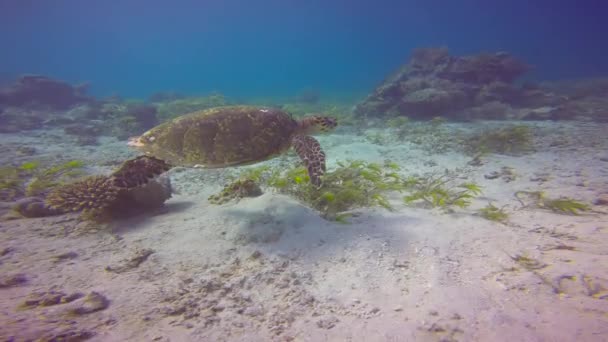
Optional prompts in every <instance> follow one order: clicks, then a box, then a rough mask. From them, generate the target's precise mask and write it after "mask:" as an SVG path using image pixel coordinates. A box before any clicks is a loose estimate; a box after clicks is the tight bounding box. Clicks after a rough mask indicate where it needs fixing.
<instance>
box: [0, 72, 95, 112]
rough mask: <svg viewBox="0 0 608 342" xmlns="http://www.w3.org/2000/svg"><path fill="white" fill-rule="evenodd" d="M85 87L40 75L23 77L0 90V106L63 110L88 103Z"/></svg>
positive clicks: (89, 99) (88, 98)
mask: <svg viewBox="0 0 608 342" xmlns="http://www.w3.org/2000/svg"><path fill="white" fill-rule="evenodd" d="M86 90H87V86H86V84H85V85H78V86H72V85H70V84H68V83H66V82H64V81H59V80H55V79H52V78H49V77H46V76H41V75H24V76H21V77H19V78H18V79H17V80H16V82H15V83H14V84H13V85H11V86H9V87H5V88H1V89H0V105H3V106H7V107H8V106H13V107H25V106H27V107H32V108H45V109H55V110H64V109H68V108H70V107H72V106H74V105H76V104H79V103H83V102H90V101H91V100H92V99H91V98H90V97H88V96H87V95H86Z"/></svg>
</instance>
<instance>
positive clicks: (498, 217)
mask: <svg viewBox="0 0 608 342" xmlns="http://www.w3.org/2000/svg"><path fill="white" fill-rule="evenodd" d="M479 214H480V215H481V217H483V218H485V219H486V220H490V221H496V222H501V223H504V222H506V221H507V219H508V218H509V214H507V212H506V211H505V210H504V209H503V208H498V207H496V206H495V205H493V204H492V203H490V204H488V205H487V206H485V207H484V208H481V209H479Z"/></svg>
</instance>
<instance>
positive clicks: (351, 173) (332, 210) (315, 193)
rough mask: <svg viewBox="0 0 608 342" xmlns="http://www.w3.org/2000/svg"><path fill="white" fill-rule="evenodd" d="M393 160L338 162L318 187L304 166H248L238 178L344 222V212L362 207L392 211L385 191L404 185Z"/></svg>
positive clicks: (346, 215) (396, 189) (347, 214)
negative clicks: (283, 168) (261, 185)
mask: <svg viewBox="0 0 608 342" xmlns="http://www.w3.org/2000/svg"><path fill="white" fill-rule="evenodd" d="M398 171H399V166H398V165H397V164H395V163H391V162H388V161H387V162H385V163H384V164H376V163H367V162H364V161H359V160H350V161H347V162H339V163H338V168H336V169H335V170H333V171H330V172H327V173H326V174H325V175H324V176H323V185H322V186H321V187H320V188H317V187H315V186H313V185H312V184H311V183H310V179H309V176H308V173H307V171H306V168H304V167H302V166H297V167H292V168H290V169H288V170H286V171H281V170H280V169H278V168H274V169H271V168H268V167H258V168H250V169H247V170H246V171H244V173H243V174H241V176H240V177H241V178H251V179H255V180H257V181H259V182H261V184H263V185H264V186H267V187H269V188H272V189H273V190H275V191H277V192H279V193H282V194H286V195H289V196H292V197H294V198H296V199H297V200H299V201H301V202H303V203H305V204H306V205H309V206H311V207H312V208H314V209H316V210H318V211H320V212H321V214H322V216H323V217H325V218H327V219H331V220H335V221H340V222H345V221H346V219H347V218H348V216H349V213H348V211H349V210H352V209H355V208H358V207H366V206H381V207H383V208H386V209H388V210H392V209H393V208H392V207H391V205H390V203H389V201H388V200H387V198H386V197H385V194H386V193H387V192H390V191H403V190H405V189H406V186H405V184H404V182H403V180H402V178H401V176H400V175H399V174H398V173H397V172H398Z"/></svg>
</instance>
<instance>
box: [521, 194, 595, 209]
mask: <svg viewBox="0 0 608 342" xmlns="http://www.w3.org/2000/svg"><path fill="white" fill-rule="evenodd" d="M515 197H516V198H517V199H518V200H519V201H520V203H522V205H523V206H524V207H538V208H543V209H549V210H551V211H553V212H555V213H560V214H571V215H579V214H580V212H581V211H589V210H591V207H590V206H589V205H588V204H586V203H583V202H580V201H577V200H574V199H572V198H569V197H560V198H557V199H555V198H547V197H546V196H545V193H544V192H542V191H518V192H516V193H515ZM526 202H528V203H526Z"/></svg>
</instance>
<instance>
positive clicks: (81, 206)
mask: <svg viewBox="0 0 608 342" xmlns="http://www.w3.org/2000/svg"><path fill="white" fill-rule="evenodd" d="M169 168H170V167H169V166H168V165H167V164H165V163H164V162H162V161H160V160H158V159H155V158H152V157H146V156H140V157H137V158H135V159H132V160H128V161H126V162H125V163H124V164H123V165H122V166H121V167H120V168H119V169H118V170H116V171H115V172H114V173H112V174H111V175H109V176H89V177H87V178H84V179H82V180H79V181H76V182H73V183H70V184H66V185H62V186H58V187H55V188H54V189H53V190H52V191H51V192H50V193H49V195H48V196H47V197H46V204H47V205H48V206H49V207H50V208H52V209H56V210H60V211H63V212H81V213H82V214H83V217H84V218H86V219H90V220H94V221H106V220H110V219H113V218H117V217H123V216H128V215H132V214H136V213H139V212H141V211H144V210H148V209H154V208H158V207H160V206H162V204H163V203H164V202H165V201H166V200H167V199H169V198H170V197H171V183H170V180H169V178H168V177H158V178H156V179H154V177H156V176H158V175H161V174H162V173H164V172H166V171H167V170H169Z"/></svg>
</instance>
